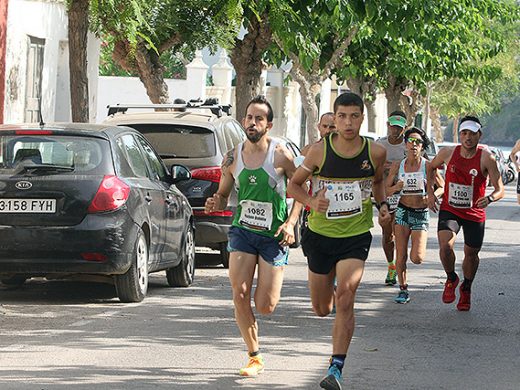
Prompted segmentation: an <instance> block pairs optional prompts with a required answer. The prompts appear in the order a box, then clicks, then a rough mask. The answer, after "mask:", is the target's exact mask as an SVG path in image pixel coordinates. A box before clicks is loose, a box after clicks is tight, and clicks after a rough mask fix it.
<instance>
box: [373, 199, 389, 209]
mask: <svg viewBox="0 0 520 390" xmlns="http://www.w3.org/2000/svg"><path fill="white" fill-rule="evenodd" d="M384 204H386V208H387V209H389V208H390V207H389V206H388V202H387V201H386V200H383V201H382V202H381V203H376V209H378V210H379V209H380V208H381V206H383V205H384Z"/></svg>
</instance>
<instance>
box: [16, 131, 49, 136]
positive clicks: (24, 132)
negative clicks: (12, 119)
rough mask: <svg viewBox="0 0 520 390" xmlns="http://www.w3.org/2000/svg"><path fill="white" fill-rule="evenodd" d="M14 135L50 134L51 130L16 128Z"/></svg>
mask: <svg viewBox="0 0 520 390" xmlns="http://www.w3.org/2000/svg"><path fill="white" fill-rule="evenodd" d="M14 133H15V134H16V135H50V134H52V130H16V131H15V132H14Z"/></svg>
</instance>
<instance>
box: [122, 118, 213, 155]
mask: <svg viewBox="0 0 520 390" xmlns="http://www.w3.org/2000/svg"><path fill="white" fill-rule="evenodd" d="M126 126H130V127H133V128H134V129H136V130H138V131H140V132H141V133H142V134H144V136H145V137H146V138H147V139H148V141H149V142H150V143H151V144H152V146H153V147H154V148H155V150H156V151H157V153H159V155H160V156H161V157H163V158H174V157H178V158H204V157H213V156H215V154H216V145H215V134H214V133H213V131H211V130H210V129H206V128H204V127H196V126H184V125H169V124H154V123H145V124H126Z"/></svg>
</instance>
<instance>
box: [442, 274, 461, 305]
mask: <svg viewBox="0 0 520 390" xmlns="http://www.w3.org/2000/svg"><path fill="white" fill-rule="evenodd" d="M458 284H459V277H458V276H457V279H455V280H454V281H451V280H449V279H448V280H446V283H444V292H443V293H442V301H443V302H444V303H452V302H453V301H454V300H455V289H456V288H457V285H458Z"/></svg>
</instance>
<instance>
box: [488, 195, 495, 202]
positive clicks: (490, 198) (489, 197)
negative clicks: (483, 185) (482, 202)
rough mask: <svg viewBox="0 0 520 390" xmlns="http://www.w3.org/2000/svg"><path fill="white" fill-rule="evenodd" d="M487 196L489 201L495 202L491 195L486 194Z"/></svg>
mask: <svg viewBox="0 0 520 390" xmlns="http://www.w3.org/2000/svg"><path fill="white" fill-rule="evenodd" d="M486 198H487V200H488V202H489V203H493V202H494V201H495V200H494V199H493V197H492V196H491V195H488V196H486Z"/></svg>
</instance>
